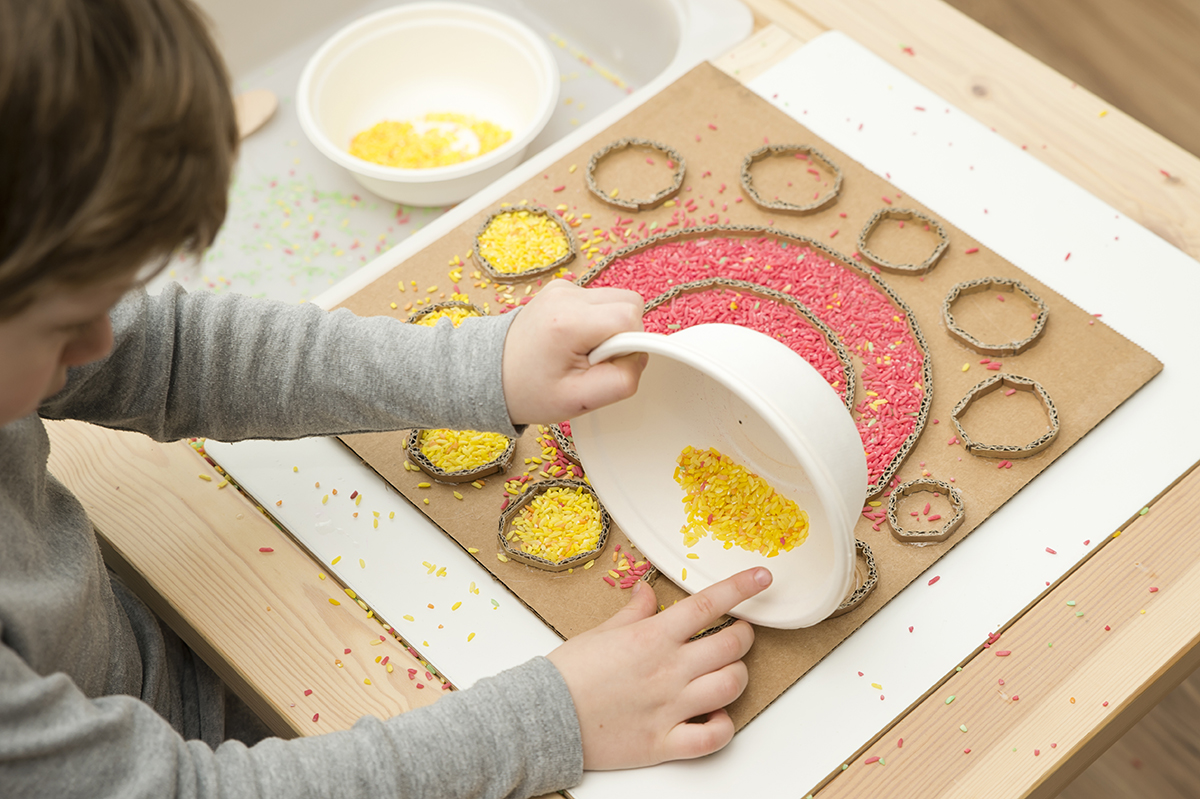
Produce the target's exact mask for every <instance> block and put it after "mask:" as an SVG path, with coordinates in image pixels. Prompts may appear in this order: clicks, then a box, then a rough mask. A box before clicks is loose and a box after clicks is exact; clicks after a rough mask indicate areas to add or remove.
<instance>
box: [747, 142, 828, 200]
mask: <svg viewBox="0 0 1200 799" xmlns="http://www.w3.org/2000/svg"><path fill="white" fill-rule="evenodd" d="M787 153H807V154H808V157H809V158H811V159H813V160H816V161H820V162H821V164H822V165H823V166H824V167H826V168H827V169H828V170H829V171H830V172H832V173H833V176H834V180H833V186H832V188H830V189H829V191H827V192H826V193H824V194H822V195H821V196H820V197H817V198H816V199H815V200H813V201H812V202H810V203H805V204H803V205H799V204H797V203H789V202H785V201H783V200H767V199H765V198H763V196H762V195H761V194H759V193H758V189H757V188H755V186H754V177H753V176H752V175H751V174H750V169H751V168H752V167H753V166H754V165H755V164H756V163H758V162H759V161H764V160H766V159H768V158H773V157H775V156H779V155H786V154H787ZM742 191H744V192H745V193H746V196H747V197H749V198H750V201H751V202H753V203H754V204H755V205H757V206H759V207H760V208H769V209H771V210H772V211H783V212H784V213H791V214H811V213H813V212H815V211H820V210H823V209H825V208H828V207H829V206H831V205H833V204H834V203H835V202H837V199H838V196H839V195H840V194H841V192H842V169H841V167H839V166H838V165H837V164H835V163H834V162H833V161H831V160H829V158H828V157H826V155H825V154H824V153H822V152H821V151H820V150H818V149H817V148H815V147H813V146H811V145H808V144H768V145H766V146H764V147H759V148H758V149H757V150H755V151H753V152H751V153H749V154H747V155H746V158H745V160H743V161H742Z"/></svg>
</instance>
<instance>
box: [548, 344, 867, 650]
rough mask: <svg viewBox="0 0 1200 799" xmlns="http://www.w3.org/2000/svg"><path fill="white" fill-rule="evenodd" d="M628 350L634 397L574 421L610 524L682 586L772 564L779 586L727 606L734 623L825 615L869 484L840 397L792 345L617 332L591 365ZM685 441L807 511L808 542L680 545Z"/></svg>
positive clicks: (809, 620)
mask: <svg viewBox="0 0 1200 799" xmlns="http://www.w3.org/2000/svg"><path fill="white" fill-rule="evenodd" d="M632 352H647V353H650V361H649V363H648V365H647V366H646V371H645V372H644V373H643V374H642V378H641V383H640V385H639V388H638V392H637V394H635V395H634V396H633V397H632V398H630V399H628V400H625V401H623V402H619V403H616V404H614V405H610V406H607V407H605V408H601V409H599V410H596V411H592V412H591V413H588V414H585V415H583V416H580V417H579V418H577V419H573V420H571V430H572V435H573V437H574V439H575V447H576V449H577V451H578V453H579V456H580V459H581V460H582V462H583V467H584V470H585V471H586V473H587V475H588V479H589V480H590V481H591V483H592V485H593V487H595V489H596V491H597V493H598V494H599V495H600V498H601V500H602V501H603V502H604V504H605V507H606V508H607V509H608V511H609V513H610V514H611V515H612V517H613V519H614V521H616V522H617V524H618V525H620V527H621V529H622V530H624V531H625V533H626V535H628V536H629V538H630V540H631V541H633V543H634V544H635V545H636V546H637V547H638V549H640V550H641V552H642V553H643V554H645V555H646V556H647V557H648V558H649V559H650V561H651V562H652V563H654V564H655V566H657V567H658V568H659V570H660V571H662V572H663V574H665V575H666V576H667V577H668V578H670V579H671V580H672V581H674V582H675V583H676V584H678V585H679V586H680V587H681V588H683V589H684V590H686V591H688V592H690V593H694V592H696V591H699V590H701V589H703V588H706V587H708V586H709V585H712V584H713V583H715V582H718V581H719V580H722V579H724V578H726V577H728V576H730V575H732V574H735V573H736V572H739V571H741V570H743V569H748V568H750V567H752V566H766V567H767V568H769V569H770V570H771V573H772V574H773V575H774V578H775V579H774V582H773V583H772V585H771V587H770V588H768V589H767V590H766V591H764V592H763V593H761V594H759V595H758V596H756V597H754V598H752V599H750V600H747V601H746V602H743V603H742V604H741V605H739V606H738V607H737V608H736V609H735V610H734V613H733V615H735V616H737V617H739V618H742V619H746V620H747V621H750V622H754V623H756V624H763V625H766V626H768V627H780V628H785V629H795V628H797V627H810V626H812V625H814V624H816V623H818V622H820V621H821V620H823V619H825V618H826V617H827V616H828V615H829V614H830V613H832V612H833V611H834V610H835V609H836V608H837V606H838V605H839V604H841V603H842V601H843V600H844V599H845V598H846V595H847V594H848V593H849V591H850V589H851V584H852V582H853V579H854V560H855V548H854V534H853V528H854V523H855V521H856V520H857V518H858V514H859V511H860V509H861V508H862V503H863V497H864V493H865V491H866V486H867V461H866V455H865V454H864V452H863V447H862V441H861V439H860V438H859V435H858V431H857V430H856V429H855V426H854V422H853V420H852V419H851V418H850V414H849V413H847V411H846V406H845V405H844V404H843V401H842V398H841V397H840V396H838V394H837V393H836V392H835V391H834V390H833V389H832V388H831V387H830V386H829V384H828V383H826V382H825V380H824V378H822V377H821V375H820V374H819V373H818V372H817V371H816V369H814V368H813V367H812V366H810V365H809V364H808V362H807V361H805V360H804V359H803V358H801V357H800V356H799V355H798V354H796V353H795V352H794V351H792V350H791V349H789V348H788V347H787V346H785V345H783V344H781V343H779V342H778V341H776V340H774V339H772V338H771V337H770V336H767V335H764V334H763V333H760V332H758V331H755V330H750V329H748V328H744V327H738V326H736V325H718V324H713V325H698V326H696V327H691V328H686V329H684V330H681V331H679V332H678V333H675V334H673V335H670V336H664V335H659V334H655V333H621V334H619V335H616V336H614V337H613V338H611V339H609V340H608V341H606V342H604V343H603V344H601V345H600V346H599V347H597V348H596V349H595V350H594V351H593V352H592V353H591V355H590V360H591V362H592V363H599V362H600V361H605V360H608V359H610V358H615V357H618V356H621V355H626V354H629V353H632ZM688 445H691V446H693V447H703V448H708V447H715V448H716V449H717V450H718V451H719V452H720V453H721V454H722V455H728V456H730V457H732V458H733V459H734V460H735V461H736V462H737V463H739V464H741V465H742V466H745V467H746V468H748V469H749V470H750V471H752V472H754V473H756V474H758V475H759V476H761V477H763V478H764V479H766V480H767V481H768V482H769V483H770V484H771V485H772V486H773V487H774V488H775V490H776V491H778V492H779V493H780V494H782V495H784V496H785V497H787V498H789V499H791V500H793V501H795V502H796V503H797V504H798V505H799V506H800V507H801V508H803V509H804V510H805V511H806V512H807V513H808V515H809V534H808V539H807V540H806V541H805V542H804V543H803V544H801V545H800V546H798V547H795V548H794V549H792V550H791V551H789V552H783V553H781V554H779V555H778V556H776V557H774V558H765V557H763V556H762V555H759V554H758V553H755V552H748V551H746V550H743V549H741V548H740V547H737V546H735V547H733V548H732V549H728V550H727V549H724V548H723V545H722V544H721V543H720V542H717V541H715V540H713V539H712V537H706V538H703V539H701V540H700V541H699V542H698V543H697V544H696V545H695V546H693V547H692V548H690V549H689V548H687V547H685V546H684V544H683V536H682V534H681V533H680V528H681V527H682V526H683V524H684V521H685V516H684V510H683V503H682V501H681V500H682V499H683V492H682V490H681V489H680V488H679V486H678V484H677V483H676V482H675V479H674V470H675V466H676V459H677V458H678V457H679V454H680V452H681V451H682V450H683V448H684V447H685V446H688ZM689 552H691V553H695V554H697V555H699V558H698V559H696V560H693V559H690V558H688V557H687V553H689ZM685 568H686V569H687V580H682V579H681V578H682V574H683V569H685Z"/></svg>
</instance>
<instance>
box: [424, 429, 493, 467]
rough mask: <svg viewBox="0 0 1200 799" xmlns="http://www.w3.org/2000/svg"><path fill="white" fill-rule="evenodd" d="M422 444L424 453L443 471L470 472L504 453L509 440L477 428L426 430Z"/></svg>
mask: <svg viewBox="0 0 1200 799" xmlns="http://www.w3.org/2000/svg"><path fill="white" fill-rule="evenodd" d="M420 446H421V454H422V455H424V456H425V457H426V458H428V459H429V462H430V463H432V464H433V465H434V466H436V467H437V468H438V469H441V470H442V471H443V472H446V473H455V472H468V471H470V470H472V469H478V468H479V467H481V466H486V465H487V464H489V463H491V462H492V461H494V460H496V459H497V458H499V457H500V456H501V455H503V454H504V450H506V449H508V439H507V438H506V437H505V436H502V435H500V434H499V433H480V432H478V431H476V430H445V429H437V430H423V431H421V439H420Z"/></svg>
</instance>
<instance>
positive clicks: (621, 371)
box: [572, 352, 647, 413]
mask: <svg viewBox="0 0 1200 799" xmlns="http://www.w3.org/2000/svg"><path fill="white" fill-rule="evenodd" d="M646 363H647V356H646V354H645V353H644V352H632V353H630V354H629V355H622V356H621V357H620V358H614V359H612V360H611V361H605V362H604V363H598V364H596V365H595V366H593V367H591V368H590V369H588V370H587V371H586V372H584V373H583V374H581V375H579V376H577V377H575V378H574V380H573V383H574V386H573V391H572V394H573V396H574V399H575V403H576V405H578V407H579V408H580V411H581V412H585V413H586V412H587V411H590V410H594V409H596V408H600V407H603V406H605V405H611V404H612V403H614V402H619V401H620V400H623V399H628V398H629V397H632V396H633V395H634V392H636V391H637V387H638V380H640V379H641V376H642V370H643V369H645V368H646Z"/></svg>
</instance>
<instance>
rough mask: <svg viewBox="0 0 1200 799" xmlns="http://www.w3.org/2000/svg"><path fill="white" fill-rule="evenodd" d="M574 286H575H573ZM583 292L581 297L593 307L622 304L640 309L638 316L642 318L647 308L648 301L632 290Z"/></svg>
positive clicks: (610, 289)
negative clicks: (643, 310)
mask: <svg viewBox="0 0 1200 799" xmlns="http://www.w3.org/2000/svg"><path fill="white" fill-rule="evenodd" d="M572 285H574V284H572ZM581 291H582V292H583V293H582V294H580V295H579V296H580V297H582V298H583V299H584V300H585V301H586V302H589V303H592V304H593V305H603V304H605V303H620V304H624V305H630V306H633V307H634V308H636V309H638V312H639V313H638V316H639V317H640V316H641V310H642V309H643V308H645V307H646V301H645V300H643V299H642V295H641V294H638V293H637V292H636V291H632V290H630V289H618V288H610V287H603V288H596V289H581Z"/></svg>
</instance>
